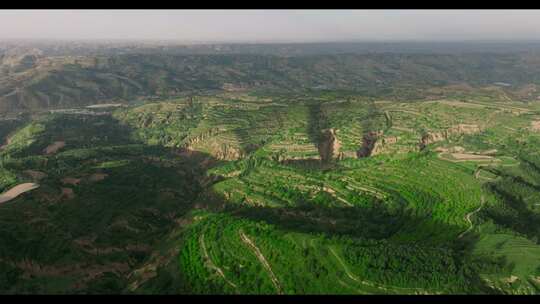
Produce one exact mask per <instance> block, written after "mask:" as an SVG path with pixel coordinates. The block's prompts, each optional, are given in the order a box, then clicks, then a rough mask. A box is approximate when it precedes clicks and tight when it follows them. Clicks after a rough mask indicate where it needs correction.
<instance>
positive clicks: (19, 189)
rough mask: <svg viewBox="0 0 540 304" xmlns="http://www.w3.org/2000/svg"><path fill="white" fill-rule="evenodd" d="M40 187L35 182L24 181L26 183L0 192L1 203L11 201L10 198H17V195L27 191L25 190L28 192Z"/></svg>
mask: <svg viewBox="0 0 540 304" xmlns="http://www.w3.org/2000/svg"><path fill="white" fill-rule="evenodd" d="M38 187H39V184H34V183H24V184H19V185H17V186H15V187H13V188H11V189H9V190H8V191H6V192H4V193H2V194H0V204H1V203H5V202H9V201H10V200H12V199H14V198H16V197H17V196H19V195H21V194H23V193H25V192H28V191H31V190H34V189H36V188H38Z"/></svg>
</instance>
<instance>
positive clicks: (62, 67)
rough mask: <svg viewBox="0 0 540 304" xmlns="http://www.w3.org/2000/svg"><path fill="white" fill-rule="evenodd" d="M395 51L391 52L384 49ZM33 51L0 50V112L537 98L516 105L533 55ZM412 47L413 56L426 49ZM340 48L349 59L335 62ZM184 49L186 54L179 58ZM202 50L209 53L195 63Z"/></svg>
mask: <svg viewBox="0 0 540 304" xmlns="http://www.w3.org/2000/svg"><path fill="white" fill-rule="evenodd" d="M397 46H398V45H397V44H393V45H392V44H389V46H387V49H388V50H392V49H393V48H395V47H397ZM435 46H436V45H435ZM534 46H535V44H532V47H531V49H532V50H534ZM38 47H39V45H38V46H37V47H36V45H23V46H11V47H10V48H9V47H6V48H5V49H3V50H1V51H0V52H1V53H0V112H12V111H32V110H42V109H52V108H64V107H73V106H82V105H89V104H95V103H103V102H109V101H111V100H115V101H130V100H133V99H135V98H148V97H171V96H175V95H183V94H191V93H193V92H198V93H200V92H201V91H208V90H224V91H227V90H233V91H237V90H250V91H258V92H264V91H271V92H296V93H298V92H307V91H310V90H343V91H352V92H355V93H362V94H366V95H368V96H393V95H396V94H395V92H396V90H400V92H402V91H403V90H413V91H415V92H416V93H415V94H417V95H418V94H420V96H422V92H421V91H422V88H424V87H433V86H445V85H452V84H464V83H465V84H467V85H471V86H489V85H492V84H494V83H505V84H508V85H507V86H504V90H505V91H508V92H509V93H515V94H518V97H520V98H523V99H536V98H537V96H536V95H535V94H526V95H523V96H519V92H522V91H523V90H525V91H527V92H529V91H530V90H528V89H527V88H529V87H530V86H531V85H533V86H535V85H536V84H538V83H539V81H540V53H535V52H532V51H531V52H526V53H524V52H507V53H497V52H489V53H481V52H472V51H471V52H469V53H466V54H456V53H452V52H450V51H449V53H448V54H442V53H439V54H437V52H438V51H437V50H440V47H441V45H439V46H438V47H434V48H433V50H434V51H432V52H431V53H430V54H427V53H422V52H416V53H409V54H407V53H406V52H404V53H395V52H392V51H389V52H386V53H382V52H373V53H366V52H364V53H362V51H361V45H356V44H335V45H334V44H311V45H307V44H301V45H297V46H295V45H213V46H209V45H206V46H184V47H176V46H172V47H169V46H154V47H152V48H149V47H145V46H140V48H137V47H135V46H133V47H125V49H124V50H125V53H124V54H119V52H120V50H121V48H120V47H118V48H113V47H112V46H110V47H109V48H108V49H107V48H105V49H104V50H106V51H103V52H101V53H102V54H99V53H100V51H98V49H96V48H93V49H85V48H84V44H83V45H82V46H79V47H77V45H74V46H72V47H71V48H70V47H65V49H64V51H60V50H62V49H63V48H62V46H61V45H60V46H57V47H56V49H51V47H41V48H38ZM379 47H381V48H382V45H379ZM417 47H418V48H419V50H421V49H422V47H424V48H425V47H427V45H422V44H420V45H417ZM79 48H80V49H82V50H83V51H78V50H79ZM340 48H341V50H342V51H343V52H347V51H350V53H341V54H338V53H339V51H338V50H340ZM455 48H457V46H454V48H453V49H451V51H453V50H455ZM137 49H138V50H139V51H136V50H137ZM188 49H189V50H192V54H182V51H179V50H183V51H186V50H188ZM405 49H407V48H405ZM469 49H474V48H473V46H469ZM55 50H56V51H55ZM66 50H67V51H66ZM113 50H114V51H113ZM149 50H151V51H149ZM175 50H176V51H175ZM205 50H206V51H208V50H214V52H213V53H212V52H208V53H207V54H203V53H204V51H205ZM218 50H220V51H218ZM364 50H369V46H364ZM408 50H409V51H410V50H411V46H410V45H409V48H408ZM186 52H187V51H186ZM198 52H199V53H200V54H193V53H198ZM219 52H223V53H224V54H218V53H219ZM355 52H356V53H355ZM61 53H63V54H61ZM332 53H333V54H332ZM59 54H60V55H59ZM78 54H79V55H78ZM81 54H82V55H81ZM524 88H525V89H524ZM529 93H530V92H529ZM400 95H402V94H400ZM408 97H410V96H408Z"/></svg>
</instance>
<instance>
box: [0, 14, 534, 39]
mask: <svg viewBox="0 0 540 304" xmlns="http://www.w3.org/2000/svg"><path fill="white" fill-rule="evenodd" d="M0 38H23V39H26V38H44V39H73V38H78V39H168V40H179V41H237V42H246V41H284V42H291V41H298V42H302V41H343V40H477V39H478V40H507V39H534V40H540V10H488V11H482V10H467V11H464V10H439V11H433V10H109V11H103V10H85V11H83V10H79V11H73V10H27V11H24V10H22V11H20V10H2V11H0Z"/></svg>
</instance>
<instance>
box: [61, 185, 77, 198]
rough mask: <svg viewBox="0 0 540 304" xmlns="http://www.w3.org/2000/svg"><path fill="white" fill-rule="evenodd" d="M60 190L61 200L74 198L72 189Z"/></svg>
mask: <svg viewBox="0 0 540 304" xmlns="http://www.w3.org/2000/svg"><path fill="white" fill-rule="evenodd" d="M61 190H62V197H61V198H65V199H68V200H69V199H72V198H75V193H74V192H73V189H71V188H61Z"/></svg>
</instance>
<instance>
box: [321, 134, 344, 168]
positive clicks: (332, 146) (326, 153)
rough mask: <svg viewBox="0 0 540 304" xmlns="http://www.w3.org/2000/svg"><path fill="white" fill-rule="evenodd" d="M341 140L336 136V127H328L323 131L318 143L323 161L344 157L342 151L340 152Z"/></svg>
mask: <svg viewBox="0 0 540 304" xmlns="http://www.w3.org/2000/svg"><path fill="white" fill-rule="evenodd" d="M340 148H341V142H340V141H339V139H338V138H337V137H336V131H335V130H334V129H326V130H323V131H322V134H321V140H320V141H319V144H318V145H317V149H318V150H319V155H320V156H321V161H322V162H328V161H330V160H332V159H336V158H337V159H340V158H342V156H343V155H342V153H340V151H339V150H340Z"/></svg>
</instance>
